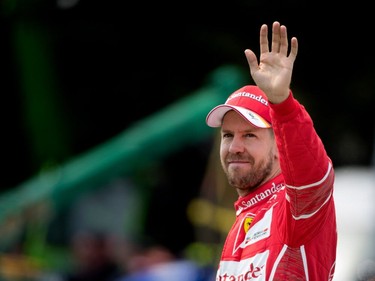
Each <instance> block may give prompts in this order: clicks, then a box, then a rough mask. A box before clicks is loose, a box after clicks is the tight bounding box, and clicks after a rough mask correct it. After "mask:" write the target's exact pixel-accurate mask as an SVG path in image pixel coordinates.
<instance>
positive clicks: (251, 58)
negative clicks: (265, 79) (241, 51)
mask: <svg viewBox="0 0 375 281" xmlns="http://www.w3.org/2000/svg"><path fill="white" fill-rule="evenodd" d="M245 56H246V59H247V63H248V64H249V67H250V72H251V73H253V72H254V71H256V70H257V69H258V68H259V65H258V59H257V56H256V55H255V54H254V52H253V51H251V50H249V49H246V50H245Z"/></svg>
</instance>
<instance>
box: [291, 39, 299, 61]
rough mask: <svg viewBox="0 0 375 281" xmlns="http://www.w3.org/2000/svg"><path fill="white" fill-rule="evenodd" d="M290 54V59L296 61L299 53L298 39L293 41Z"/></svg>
mask: <svg viewBox="0 0 375 281" xmlns="http://www.w3.org/2000/svg"><path fill="white" fill-rule="evenodd" d="M290 42H291V47H290V54H289V57H290V58H291V59H293V60H295V59H296V57H297V53H298V40H297V38H296V37H293V38H292V39H291V40H290Z"/></svg>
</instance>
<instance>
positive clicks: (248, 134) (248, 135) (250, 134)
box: [245, 133, 256, 138]
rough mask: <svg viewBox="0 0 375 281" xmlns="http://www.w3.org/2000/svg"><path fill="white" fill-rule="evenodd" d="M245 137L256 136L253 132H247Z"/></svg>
mask: <svg viewBox="0 0 375 281" xmlns="http://www.w3.org/2000/svg"><path fill="white" fill-rule="evenodd" d="M245 137H246V138H254V137H256V136H255V135H254V134H253V133H247V134H246V135H245Z"/></svg>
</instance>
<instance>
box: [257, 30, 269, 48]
mask: <svg viewBox="0 0 375 281" xmlns="http://www.w3.org/2000/svg"><path fill="white" fill-rule="evenodd" d="M259 41H260V53H261V54H262V53H268V52H269V47H268V27H267V25H266V24H263V25H262V26H261V27H260V36H259Z"/></svg>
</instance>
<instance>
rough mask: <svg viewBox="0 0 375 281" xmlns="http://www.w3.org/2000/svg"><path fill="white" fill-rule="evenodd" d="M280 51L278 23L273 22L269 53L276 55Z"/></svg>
mask: <svg viewBox="0 0 375 281" xmlns="http://www.w3.org/2000/svg"><path fill="white" fill-rule="evenodd" d="M279 50H280V23H279V22H278V21H275V22H274V23H273V25H272V48H271V52H276V53H278V52H279Z"/></svg>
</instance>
